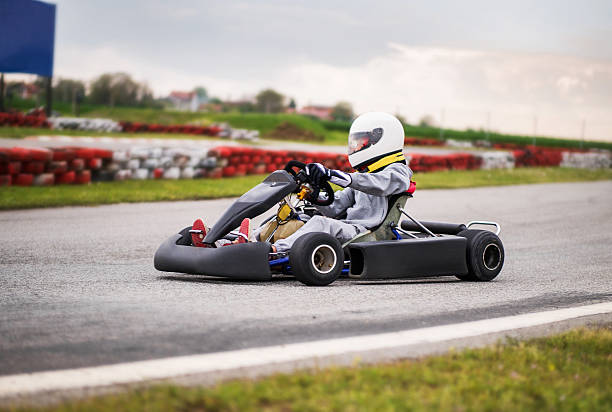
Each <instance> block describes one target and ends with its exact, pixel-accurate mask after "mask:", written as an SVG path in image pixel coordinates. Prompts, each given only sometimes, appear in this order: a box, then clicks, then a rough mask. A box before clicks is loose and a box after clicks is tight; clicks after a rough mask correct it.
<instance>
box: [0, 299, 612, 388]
mask: <svg viewBox="0 0 612 412" xmlns="http://www.w3.org/2000/svg"><path fill="white" fill-rule="evenodd" d="M606 313H612V302H606V303H599V304H594V305H588V306H579V307H573V308H567V309H559V310H551V311H546V312H537V313H527V314H523V315H516V316H507V317H501V318H494V319H485V320H479V321H474V322H465V323H458V324H454V325H444V326H434V327H429V328H422V329H412V330H405V331H400V332H391V333H381V334H376V335H366V336H355V337H349V338H339V339H327V340H320V341H315V342H305V343H295V344H288V345H279V346H268V347H262V348H253V349H243V350H236V351H229V352H217V353H209V354H203V355H193V356H180V357H172V358H165V359H156V360H150V361H140V362H129V363H120V364H115V365H106V366H96V367H90V368H79V369H67V370H58V371H49V372H35V373H27V374H19V375H9V376H0V398H11V397H23V396H28V395H32V394H35V393H49V392H57V391H60V392H61V391H66V390H74V389H82V388H95V387H105V386H112V385H121V384H128V383H142V382H147V381H154V380H160V379H168V378H177V377H185V376H189V375H198V376H206V375H211V376H212V377H214V376H215V375H223V374H224V373H228V372H231V371H234V372H236V371H242V372H244V374H247V373H246V372H248V371H249V370H256V369H258V368H265V367H268V368H269V367H270V366H272V365H283V364H284V365H286V364H292V365H294V366H295V367H300V366H302V367H303V366H313V365H317V364H318V363H317V361H319V360H323V359H332V360H333V359H336V360H338V359H341V358H343V359H344V362H342V363H343V364H347V363H348V364H350V361H351V359H352V360H354V359H356V358H358V356H359V355H360V354H366V353H373V352H384V353H401V349H402V348H406V347H408V346H412V347H414V345H418V346H421V347H422V346H427V345H433V344H435V343H440V342H445V341H451V340H455V339H462V338H470V337H476V336H481V335H486V334H491V333H500V332H509V331H511V330H516V329H522V328H529V327H534V326H541V325H546V324H550V323H554V322H560V321H565V320H569V319H575V318H580V317H584V316H592V315H600V314H606ZM347 356H349V358H348V362H347V358H346V357H347Z"/></svg>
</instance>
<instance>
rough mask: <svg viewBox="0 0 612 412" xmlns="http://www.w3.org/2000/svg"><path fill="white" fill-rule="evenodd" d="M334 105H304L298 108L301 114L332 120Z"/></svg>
mask: <svg viewBox="0 0 612 412" xmlns="http://www.w3.org/2000/svg"><path fill="white" fill-rule="evenodd" d="M333 110H334V108H333V107H328V106H304V107H302V108H301V109H300V110H298V113H299V114H303V115H306V116H314V117H318V118H319V119H321V120H332V116H331V114H332V111H333Z"/></svg>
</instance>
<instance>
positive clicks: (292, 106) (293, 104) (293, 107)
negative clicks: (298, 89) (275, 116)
mask: <svg viewBox="0 0 612 412" xmlns="http://www.w3.org/2000/svg"><path fill="white" fill-rule="evenodd" d="M287 107H288V108H290V109H293V110H295V108H296V104H295V100H294V99H293V98H291V100H289V105H288V106H287Z"/></svg>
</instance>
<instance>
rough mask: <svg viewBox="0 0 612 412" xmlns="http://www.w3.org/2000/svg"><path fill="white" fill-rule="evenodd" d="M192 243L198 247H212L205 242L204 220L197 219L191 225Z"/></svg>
mask: <svg viewBox="0 0 612 412" xmlns="http://www.w3.org/2000/svg"><path fill="white" fill-rule="evenodd" d="M189 233H191V243H192V244H193V245H194V246H197V247H210V246H209V245H207V244H206V243H204V242H203V240H204V238H205V237H206V226H204V222H203V221H202V219H196V221H195V222H193V225H191V230H190V231H189Z"/></svg>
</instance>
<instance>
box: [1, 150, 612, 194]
mask: <svg viewBox="0 0 612 412" xmlns="http://www.w3.org/2000/svg"><path fill="white" fill-rule="evenodd" d="M406 155H407V159H408V160H409V164H410V167H411V168H412V169H413V170H414V171H415V172H419V173H421V172H434V171H443V170H475V169H509V168H514V167H533V166H563V167H579V168H610V167H612V159H611V156H610V152H608V151H592V152H571V151H560V150H546V149H541V148H533V147H531V148H528V149H526V150H514V151H512V152H501V151H498V152H476V153H452V154H446V155H424V154H416V153H406ZM289 160H298V161H300V162H303V163H313V162H318V163H322V164H323V165H325V166H326V167H328V168H333V169H338V170H343V171H347V172H351V171H353V169H352V168H351V166H350V164H349V162H348V157H347V156H346V155H344V154H338V153H328V152H307V151H296V150H267V149H260V148H253V147H246V146H217V147H214V148H212V149H206V148H194V147H190V148H177V147H157V146H152V147H132V148H130V149H129V150H114V151H112V150H106V149H98V148H91V147H78V146H66V147H57V148H51V149H44V148H23V147H13V148H0V186H11V185H19V186H32V185H35V186H48V185H53V184H87V183H89V182H103V181H121V180H128V179H132V180H146V179H172V180H174V179H198V178H212V179H218V178H224V177H236V176H246V175H262V174H267V173H271V172H273V171H274V170H278V169H282V168H283V167H284V166H285V164H286V163H287V162H288V161H289Z"/></svg>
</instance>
